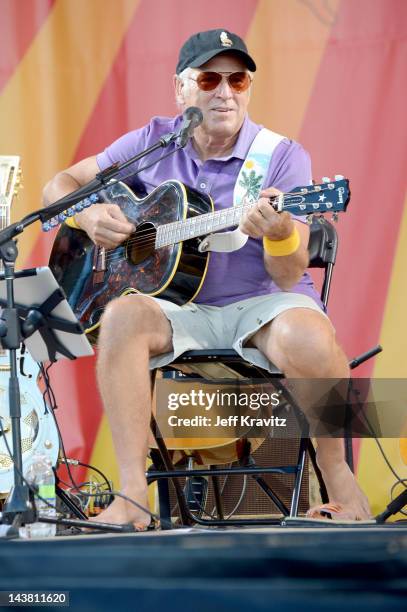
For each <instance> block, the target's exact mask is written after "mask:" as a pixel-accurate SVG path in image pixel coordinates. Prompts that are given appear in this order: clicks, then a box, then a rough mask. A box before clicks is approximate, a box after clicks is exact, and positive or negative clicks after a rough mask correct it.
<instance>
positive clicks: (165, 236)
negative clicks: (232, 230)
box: [155, 204, 251, 249]
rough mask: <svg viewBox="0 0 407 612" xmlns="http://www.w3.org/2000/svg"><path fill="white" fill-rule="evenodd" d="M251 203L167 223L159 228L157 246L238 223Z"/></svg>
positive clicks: (203, 234)
mask: <svg viewBox="0 0 407 612" xmlns="http://www.w3.org/2000/svg"><path fill="white" fill-rule="evenodd" d="M250 206H251V204H250V205H244V206H235V207H234V208H226V209H225V210H217V211H214V212H210V213H205V214H203V215H199V216H197V217H192V218H191V219H186V220H183V221H174V222H173V223H166V224H165V225H161V226H160V227H159V228H158V229H157V235H156V240H155V247H156V248H157V249H158V248H160V247H163V246H168V245H171V244H176V243H177V242H182V241H184V240H189V239H190V238H196V237H198V236H205V235H206V234H208V233H209V232H213V231H220V230H222V229H226V228H228V227H233V226H234V225H238V224H239V221H240V219H241V218H242V216H243V213H244V211H245V210H247V209H248V208H250Z"/></svg>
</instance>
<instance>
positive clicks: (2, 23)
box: [0, 0, 55, 92]
mask: <svg viewBox="0 0 407 612" xmlns="http://www.w3.org/2000/svg"><path fill="white" fill-rule="evenodd" d="M54 2H55V0H28V1H26V2H24V3H23V2H21V1H20V2H16V0H0V92H1V90H2V89H3V87H4V85H5V84H6V82H7V81H8V79H9V78H10V77H11V75H12V74H13V73H14V71H15V69H16V68H17V66H18V64H19V62H20V61H21V60H22V58H23V57H24V54H25V53H26V51H27V49H28V47H29V46H30V44H31V42H32V40H33V39H34V37H35V35H36V34H37V32H38V30H39V29H40V28H41V26H42V24H43V23H44V21H45V20H46V18H47V17H48V14H49V12H50V10H51V8H52V6H53V4H54Z"/></svg>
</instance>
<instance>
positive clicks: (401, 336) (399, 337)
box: [374, 198, 407, 378]
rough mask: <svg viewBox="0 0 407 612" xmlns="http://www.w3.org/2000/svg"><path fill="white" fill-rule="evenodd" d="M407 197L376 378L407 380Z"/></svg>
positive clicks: (381, 338)
mask: <svg viewBox="0 0 407 612" xmlns="http://www.w3.org/2000/svg"><path fill="white" fill-rule="evenodd" d="M406 262H407V198H406V200H405V206H404V214H403V217H402V220H401V226H400V232H399V236H398V240H397V249H396V254H395V257H394V262H393V268H392V274H391V279H390V285H389V290H388V293H387V301H386V307H385V310H384V316H383V324H382V329H381V334H380V343H381V345H382V346H383V349H384V350H383V353H382V354H381V355H379V357H377V358H376V364H375V369H374V375H375V377H376V378H407V356H406V348H407V325H406V316H407V284H406Z"/></svg>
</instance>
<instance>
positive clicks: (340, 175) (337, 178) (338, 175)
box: [335, 174, 345, 181]
mask: <svg viewBox="0 0 407 612" xmlns="http://www.w3.org/2000/svg"><path fill="white" fill-rule="evenodd" d="M344 178H345V177H344V176H343V174H335V181H343V179H344Z"/></svg>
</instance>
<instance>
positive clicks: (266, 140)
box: [199, 128, 285, 253]
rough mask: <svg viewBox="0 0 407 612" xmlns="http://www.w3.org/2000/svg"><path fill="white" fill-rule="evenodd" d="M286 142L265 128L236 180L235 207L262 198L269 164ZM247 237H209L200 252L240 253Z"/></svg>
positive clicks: (236, 233)
mask: <svg viewBox="0 0 407 612" xmlns="http://www.w3.org/2000/svg"><path fill="white" fill-rule="evenodd" d="M284 138H285V136H281V134H277V133H276V132H272V131H271V130H268V129H267V128H262V129H261V130H260V132H259V133H258V134H257V136H256V137H255V139H254V140H253V142H252V144H251V147H250V149H249V152H248V154H247V157H246V159H245V161H244V162H243V164H242V167H241V169H240V172H239V176H238V177H237V180H236V184H235V189H234V192H233V206H243V205H244V204H253V203H254V202H256V201H257V200H258V198H259V193H260V191H261V190H262V188H263V185H264V181H265V178H266V176H267V172H268V169H269V166H270V161H271V158H272V156H273V153H274V151H275V149H276V147H277V145H278V144H280V142H281V141H282V140H283V139H284ZM247 239H248V236H247V235H246V234H243V233H242V232H241V231H240V229H239V228H236V229H235V230H233V231H231V232H219V233H217V234H209V235H208V236H206V238H205V239H204V240H203V241H202V242H201V244H200V246H199V250H200V251H202V252H203V251H216V252H219V253H229V252H231V251H237V249H241V248H242V247H243V246H244V245H245V244H246V242H247Z"/></svg>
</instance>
